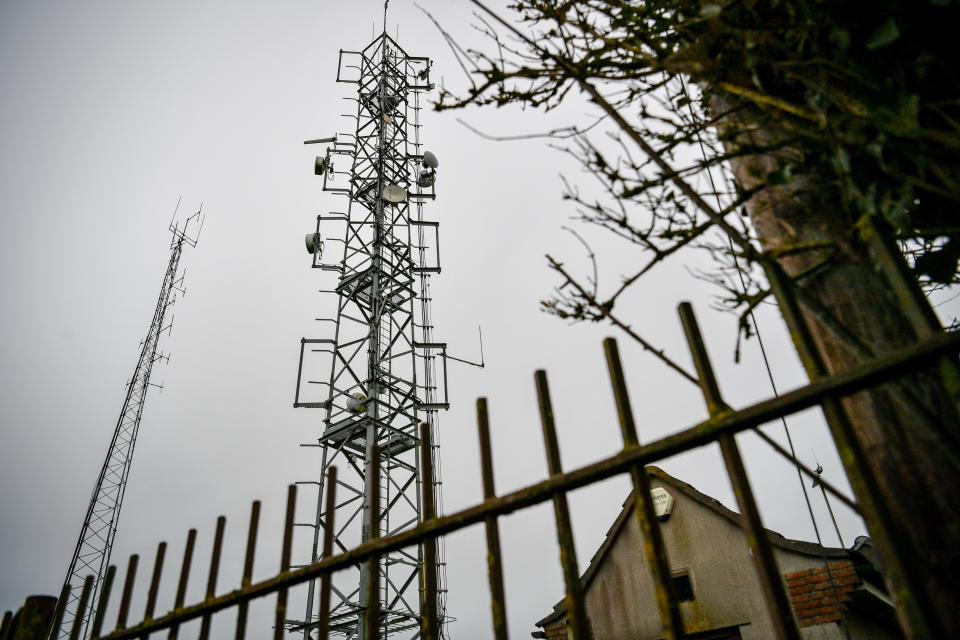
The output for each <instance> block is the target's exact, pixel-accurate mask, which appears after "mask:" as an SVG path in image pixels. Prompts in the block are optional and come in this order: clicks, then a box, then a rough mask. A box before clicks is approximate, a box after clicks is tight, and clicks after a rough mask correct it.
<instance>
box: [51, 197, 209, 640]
mask: <svg viewBox="0 0 960 640" xmlns="http://www.w3.org/2000/svg"><path fill="white" fill-rule="evenodd" d="M199 216H200V212H199V211H198V212H197V213H196V214H194V215H193V216H190V217H189V218H188V219H187V221H186V222H185V223H184V226H183V227H181V228H178V227H176V226H174V225H173V224H171V226H170V231H171V232H172V234H173V237H172V239H171V242H170V260H169V261H168V262H167V270H166V272H165V273H164V276H163V285H162V286H161V287H160V296H159V298H158V299H157V306H156V308H155V309H154V312H153V318H152V319H151V321H150V328H149V330H148V331H147V337H146V338H144V340H143V343H142V345H141V348H140V357H139V358H138V359H137V366H136V368H135V369H134V371H133V376H132V377H131V378H130V381H129V382H128V383H127V390H126V395H125V397H124V400H123V408H122V409H121V410H120V417H119V418H118V420H117V426H116V428H115V429H114V431H113V436H112V438H111V439H110V447H109V448H108V450H107V457H106V459H105V460H104V462H103V467H101V469H100V474H99V475H98V476H97V482H96V484H95V486H94V488H93V494H92V496H91V497H90V504H89V506H88V507H87V512H86V516H85V517H84V520H83V527H82V528H81V530H80V537H79V539H78V540H77V546H76V548H75V549H74V552H73V556H72V557H71V559H70V566H69V568H68V569H67V577H66V579H65V580H64V586H66V585H70V587H71V590H70V596H69V597H68V598H67V601H66V603H65V605H64V615H63V618H62V622H61V625H60V627H59V629H52V630H51V634H50V637H51V638H65V637H69V635H70V631H71V629H72V628H73V626H74V623H75V620H76V618H77V617H80V618H82V620H81V625H82V626H81V629H82V630H83V632H82V637H84V638H86V637H88V636H89V633H90V625H91V623H92V622H93V618H94V616H95V615H96V611H97V609H96V607H97V602H98V599H99V597H98V596H99V593H100V589H101V587H102V585H103V580H104V577H105V575H106V571H107V567H108V565H109V564H110V553H111V551H112V550H113V541H114V538H115V537H116V534H117V523H118V520H119V518H120V507H121V506H122V503H123V495H124V493H125V491H126V489H127V478H128V476H129V475H130V464H131V462H132V461H133V450H134V446H135V445H136V442H137V434H138V432H139V430H140V419H141V417H142V416H143V407H144V404H145V402H146V399H147V390H148V389H149V388H150V386H151V385H150V375H151V373H152V372H153V365H154V363H156V362H157V361H158V360H160V359H162V358H164V357H166V356H164V355H163V354H161V353H159V352H158V351H157V347H158V345H159V342H160V335H161V334H162V333H163V332H164V331H167V330H168V329H169V328H170V326H169V325H168V324H167V316H168V312H169V311H170V308H171V306H172V305H173V304H174V302H176V295H177V293H178V292H182V291H183V288H182V286H181V285H182V282H183V277H182V276H180V277H178V276H177V273H178V270H179V267H180V256H181V255H182V253H183V247H184V245H186V246H190V247H194V246H196V237H194V238H190V237H188V235H187V233H186V231H187V227H188V226H190V224H191V222H195V221H197V220H198V219H199ZM88 576H93V587H92V591H91V593H90V596H89V597H88V599H87V606H86V607H85V608H84V610H83V611H79V610H78V609H79V606H80V596H81V592H82V589H81V587H82V586H83V583H84V581H85V580H86V578H87V577H88Z"/></svg>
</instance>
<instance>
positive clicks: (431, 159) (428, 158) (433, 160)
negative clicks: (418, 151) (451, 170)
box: [423, 151, 440, 169]
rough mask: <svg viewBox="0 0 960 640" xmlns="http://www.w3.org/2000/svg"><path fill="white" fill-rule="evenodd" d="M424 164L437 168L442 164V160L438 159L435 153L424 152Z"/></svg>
mask: <svg viewBox="0 0 960 640" xmlns="http://www.w3.org/2000/svg"><path fill="white" fill-rule="evenodd" d="M423 166H425V167H429V168H431V169H436V168H437V167H439V166H440V162H439V161H438V160H437V156H435V155H433V154H432V153H430V152H429V151H424V152H423Z"/></svg>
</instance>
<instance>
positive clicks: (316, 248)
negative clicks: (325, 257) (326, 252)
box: [306, 233, 323, 254]
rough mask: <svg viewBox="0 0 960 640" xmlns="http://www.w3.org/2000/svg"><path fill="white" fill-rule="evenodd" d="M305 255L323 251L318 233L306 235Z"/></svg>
mask: <svg viewBox="0 0 960 640" xmlns="http://www.w3.org/2000/svg"><path fill="white" fill-rule="evenodd" d="M306 244H307V253H310V254H316V253H320V252H321V251H323V241H321V240H320V234H319V233H308V234H307V238H306Z"/></svg>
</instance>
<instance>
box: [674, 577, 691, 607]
mask: <svg viewBox="0 0 960 640" xmlns="http://www.w3.org/2000/svg"><path fill="white" fill-rule="evenodd" d="M673 592H674V593H675V594H676V595H677V601H678V602H690V601H691V600H693V599H694V598H693V584H692V583H691V582H690V572H689V571H681V572H679V573H675V574H673Z"/></svg>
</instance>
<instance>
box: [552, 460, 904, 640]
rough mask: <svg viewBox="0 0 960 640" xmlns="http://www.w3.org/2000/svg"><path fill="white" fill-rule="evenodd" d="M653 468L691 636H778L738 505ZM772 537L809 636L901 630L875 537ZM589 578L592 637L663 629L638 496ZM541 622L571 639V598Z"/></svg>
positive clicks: (883, 634)
mask: <svg viewBox="0 0 960 640" xmlns="http://www.w3.org/2000/svg"><path fill="white" fill-rule="evenodd" d="M647 473H648V475H649V477H650V486H651V494H652V495H653V496H654V500H655V504H656V505H657V514H658V518H659V519H660V520H661V522H660V529H661V531H662V533H663V538H664V544H665V546H666V550H667V555H668V557H669V561H670V567H671V569H672V574H673V584H674V588H675V591H676V594H677V598H678V600H679V601H680V605H679V606H680V612H681V616H682V618H683V623H684V628H685V631H686V632H687V634H688V636H687V637H688V638H691V639H696V640H732V639H743V640H760V639H763V640H766V639H768V638H773V637H775V634H774V630H773V624H772V622H771V619H770V615H769V613H768V611H767V608H766V604H765V601H764V598H763V592H762V590H761V586H760V581H759V579H758V578H757V574H756V570H755V565H754V563H753V560H752V558H751V553H750V550H749V548H748V546H747V542H746V538H745V537H744V535H743V531H742V529H741V526H740V514H738V513H736V512H734V511H731V510H730V509H727V508H726V507H724V506H723V505H722V504H720V502H719V501H717V500H715V499H713V498H711V497H709V496H707V495H705V494H703V493H701V492H699V491H697V490H696V489H694V488H693V487H692V486H690V485H689V484H686V483H685V482H681V481H679V480H677V479H676V478H674V477H672V476H670V475H668V474H667V473H666V472H664V471H662V470H661V469H658V468H656V467H647ZM767 538H768V540H769V541H770V544H771V546H772V547H773V551H774V556H775V558H776V560H777V564H778V567H779V569H780V573H781V574H782V575H783V579H784V583H785V584H786V587H787V589H788V594H789V597H790V599H791V601H792V605H793V610H794V615H795V618H796V620H797V623H798V626H799V628H800V630H801V635H802V637H803V638H804V639H805V640H821V639H822V640H828V639H834V638H836V639H837V640H858V639H862V638H871V639H874V638H876V639H880V640H885V639H887V638H889V639H899V638H901V637H902V636H901V634H900V632H899V627H898V626H897V624H896V621H895V618H894V608H893V604H892V602H891V600H890V598H889V597H887V595H886V593H885V587H884V586H883V580H882V576H881V574H880V572H879V570H878V568H877V566H876V564H875V562H873V561H871V560H870V558H869V557H868V556H870V557H872V553H871V549H870V546H869V538H867V537H865V536H863V537H861V538H858V544H857V545H855V548H853V549H833V548H826V547H822V546H820V545H818V544H813V543H810V542H801V541H798V540H789V539H787V538H784V537H783V536H782V535H780V534H778V533H775V532H773V531H769V530H768V531H767ZM828 566H829V571H828V570H827V567H828ZM581 582H582V585H583V591H584V603H585V607H586V611H587V616H588V618H589V621H590V625H591V628H592V630H593V637H594V640H627V639H630V640H656V639H658V638H662V637H663V633H662V628H661V626H660V616H659V612H658V610H657V606H656V600H655V597H654V588H653V579H652V577H651V575H650V571H649V567H648V564H647V561H646V559H645V557H644V552H643V538H642V534H641V531H640V526H639V524H638V523H637V519H636V516H635V514H634V500H633V498H632V496H631V497H629V498H628V499H627V500H626V502H624V505H623V509H622V510H621V511H620V514H619V516H618V517H617V519H616V521H615V522H614V523H613V525H612V526H611V527H610V530H609V531H608V532H607V535H606V539H605V540H604V542H603V544H602V545H601V546H600V548H599V549H598V550H597V552H596V553H595V554H594V556H593V558H591V560H590V565H589V567H588V568H587V570H586V572H585V573H584V574H583V576H582V577H581ZM838 600H839V602H838ZM536 626H538V627H540V628H541V630H540V631H535V632H534V633H533V636H534V637H535V638H545V639H546V640H565V639H566V637H567V631H566V609H565V607H564V604H563V601H562V600H561V601H560V602H559V603H558V604H557V605H555V606H554V609H553V612H552V613H550V614H549V615H547V616H545V617H544V618H543V619H541V620H539V621H538V622H536Z"/></svg>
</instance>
